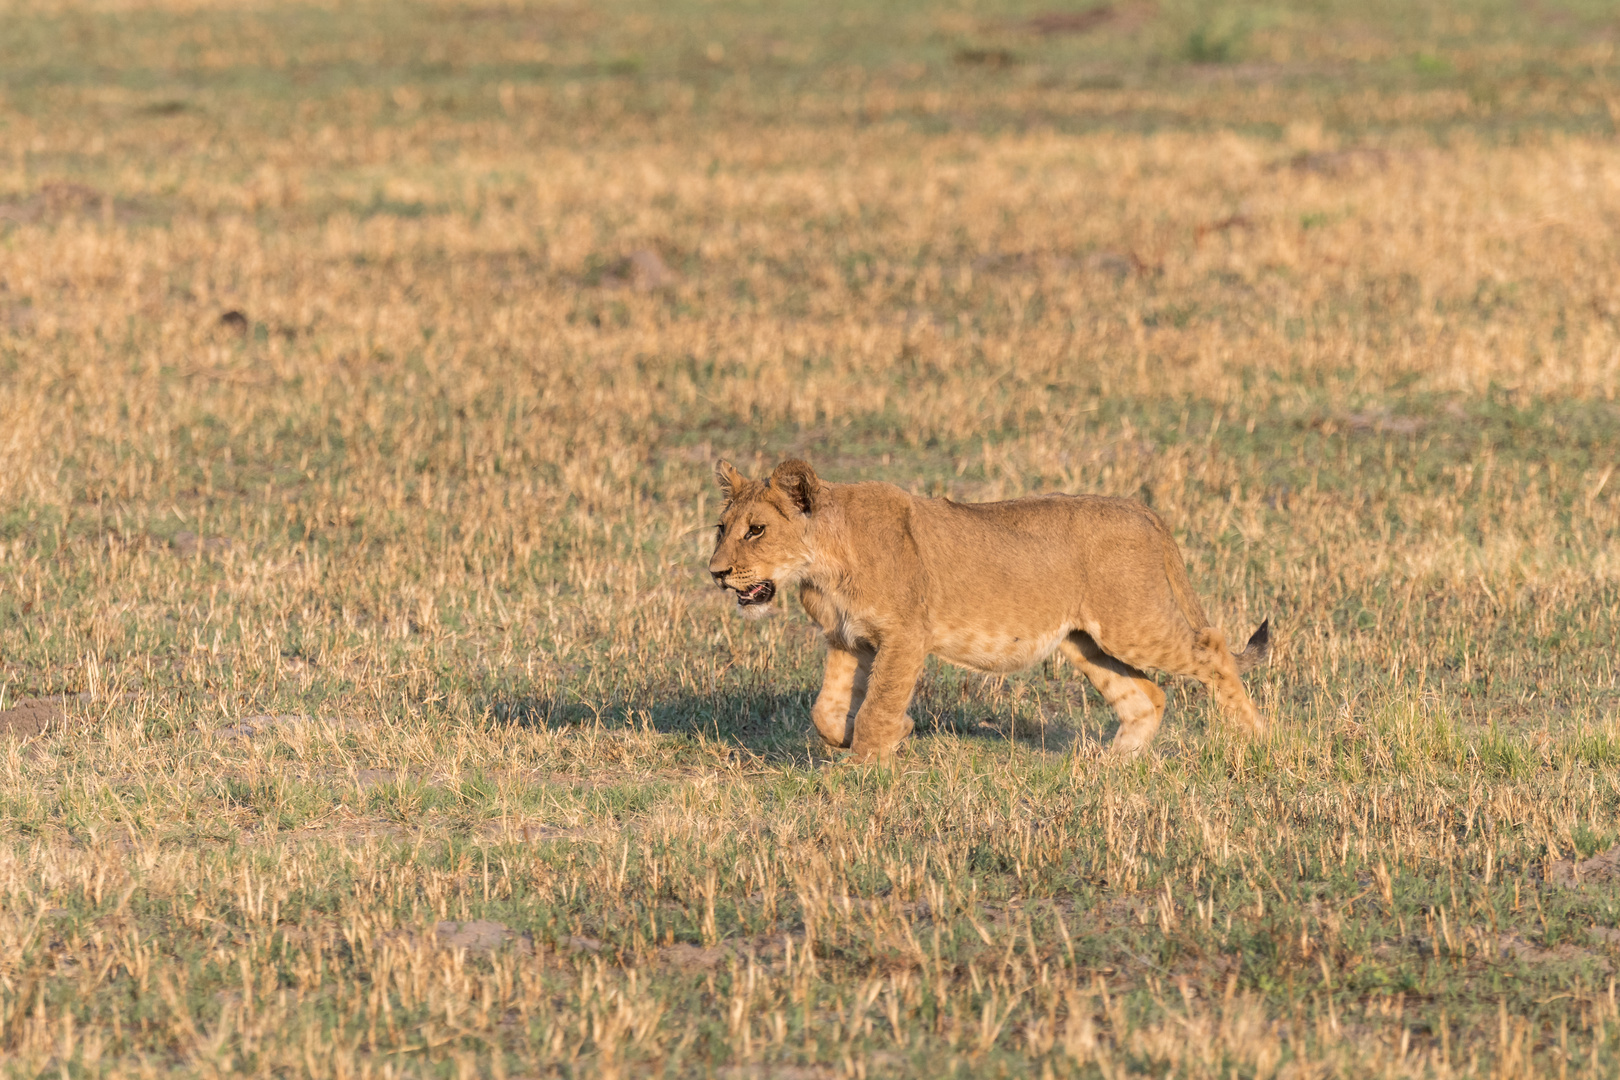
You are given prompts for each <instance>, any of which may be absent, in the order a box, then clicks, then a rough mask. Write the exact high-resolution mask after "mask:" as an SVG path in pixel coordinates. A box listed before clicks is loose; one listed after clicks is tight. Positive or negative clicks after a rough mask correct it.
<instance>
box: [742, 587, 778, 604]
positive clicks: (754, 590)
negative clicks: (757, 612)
mask: <svg viewBox="0 0 1620 1080" xmlns="http://www.w3.org/2000/svg"><path fill="white" fill-rule="evenodd" d="M775 596H776V585H775V584H774V583H773V582H770V581H759V582H755V583H754V584H752V585H750V586H748V588H746V589H738V590H737V606H738V607H751V606H753V605H754V604H768V603H770V602H771V600H772V598H773V597H775Z"/></svg>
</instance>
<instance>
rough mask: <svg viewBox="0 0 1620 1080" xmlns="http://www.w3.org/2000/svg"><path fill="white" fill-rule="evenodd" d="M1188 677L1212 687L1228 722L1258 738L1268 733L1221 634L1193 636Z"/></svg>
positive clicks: (1205, 632) (1211, 630)
mask: <svg viewBox="0 0 1620 1080" xmlns="http://www.w3.org/2000/svg"><path fill="white" fill-rule="evenodd" d="M1185 674H1188V675H1191V676H1193V678H1195V679H1197V680H1198V681H1199V682H1201V683H1203V684H1204V685H1205V686H1206V687H1208V688H1209V692H1210V694H1211V695H1213V696H1214V698H1215V703H1216V704H1217V705H1219V706H1220V708H1221V711H1222V712H1223V713H1225V714H1226V716H1227V719H1229V720H1231V721H1232V722H1233V723H1235V724H1237V725H1238V726H1239V727H1240V728H1242V729H1243V731H1244V732H1246V733H1247V734H1249V735H1254V736H1258V735H1264V734H1265V733H1266V722H1265V720H1263V719H1261V716H1260V710H1259V709H1256V708H1255V707H1254V699H1253V698H1251V697H1249V691H1248V690H1246V689H1244V687H1243V680H1242V678H1240V677H1239V675H1238V667H1237V657H1235V656H1233V655H1232V652H1231V650H1230V649H1228V648H1227V647H1226V638H1225V637H1224V636H1223V635H1222V634H1221V632H1220V631H1219V630H1217V629H1215V628H1214V627H1213V626H1206V627H1204V628H1203V629H1202V630H1200V631H1198V632H1197V633H1196V634H1195V635H1193V646H1192V665H1191V668H1190V670H1188V671H1187V672H1186V673H1185Z"/></svg>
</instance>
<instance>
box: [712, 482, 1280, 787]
mask: <svg viewBox="0 0 1620 1080" xmlns="http://www.w3.org/2000/svg"><path fill="white" fill-rule="evenodd" d="M715 474H716V476H717V478H718V479H719V481H720V487H721V489H722V490H723V491H724V492H725V494H726V498H727V500H728V501H727V503H726V507H725V510H724V511H723V512H722V513H721V515H720V525H719V527H718V530H719V531H718V535H717V536H716V538H715V548H714V557H713V558H712V559H710V560H709V573H711V574H713V575H714V580H715V581H716V582H717V583H718V584H719V585H720V587H721V588H723V589H731V590H733V591H735V592H736V594H737V603H738V604H739V605H740V606H742V607H749V606H752V605H755V604H769V603H770V602H771V601H772V599H774V598H775V596H776V593H777V590H778V589H782V588H788V587H791V586H794V585H797V586H798V587H799V599H800V600H801V601H802V602H803V603H804V609H805V611H807V612H809V614H810V617H811V618H812V619H814V620H815V621H816V622H817V623H819V624H820V626H821V629H822V631H823V632H824V633H825V634H826V636H827V649H828V651H827V672H826V676H825V678H824V679H823V680H822V684H821V694H820V696H819V697H817V698H816V704H815V707H814V708H813V709H812V710H811V714H810V715H811V718H812V719H813V720H814V721H815V724H816V730H818V731H819V732H821V737H822V738H823V739H825V740H826V741H827V742H828V743H829V744H830V745H832V746H847V747H850V748H851V749H853V750H854V752H855V755H856V756H857V757H858V758H860V759H863V760H869V759H873V758H876V759H887V758H888V757H889V756H890V755H891V754H893V752H894V748H895V746H896V745H898V744H899V742H900V740H901V739H903V738H905V737H906V735H908V734H909V733H910V732H911V728H912V721H911V717H909V716H907V715H906V709H907V708H908V707H909V706H910V704H911V695H912V691H913V690H914V689H915V687H916V685H917V676H918V675H919V674H921V672H922V669H923V661H924V660H925V659H926V658H927V656H928V655H929V654H930V653H932V654H934V655H936V656H940V657H943V658H944V659H946V660H949V661H950V662H951V663H953V664H961V665H963V666H965V667H970V668H975V669H977V670H979V671H990V672H1008V671H1016V670H1018V669H1020V668H1025V667H1028V666H1029V665H1031V664H1034V663H1036V662H1037V661H1039V660H1042V659H1044V658H1045V657H1047V656H1050V655H1051V653H1052V650H1054V649H1062V650H1063V655H1065V656H1067V657H1068V658H1069V659H1070V660H1071V661H1073V662H1074V664H1075V665H1076V666H1078V667H1079V668H1080V670H1081V671H1083V672H1085V674H1086V677H1087V678H1088V679H1090V680H1091V682H1092V685H1093V686H1095V687H1096V688H1097V690H1098V691H1099V692H1100V693H1101V694H1102V695H1103V697H1104V698H1106V699H1107V700H1108V703H1109V704H1110V705H1112V706H1113V708H1114V711H1115V712H1116V713H1117V714H1118V715H1119V733H1118V735H1116V736H1115V738H1114V743H1113V748H1114V750H1115V751H1116V752H1118V753H1120V754H1134V753H1136V752H1138V751H1140V750H1142V749H1143V748H1144V747H1146V746H1147V744H1148V742H1149V741H1150V740H1151V739H1152V738H1153V735H1154V733H1155V732H1156V731H1158V729H1159V721H1160V720H1161V719H1162V718H1163V716H1164V693H1163V691H1161V690H1160V689H1159V688H1158V686H1156V685H1155V684H1154V682H1153V680H1152V679H1150V678H1148V676H1147V675H1146V674H1145V673H1144V670H1143V669H1146V668H1153V669H1157V670H1160V671H1167V672H1170V673H1172V674H1175V675H1191V676H1193V677H1195V678H1197V679H1198V680H1200V681H1201V682H1203V684H1204V685H1205V686H1207V687H1209V690H1210V693H1212V694H1214V695H1215V700H1216V701H1217V702H1218V703H1219V704H1220V707H1221V709H1222V710H1223V711H1224V712H1225V713H1226V715H1227V716H1228V717H1230V718H1231V719H1232V720H1233V721H1234V722H1235V723H1236V724H1237V725H1238V726H1239V727H1240V728H1241V729H1242V730H1243V731H1245V732H1247V733H1249V734H1251V735H1260V734H1262V733H1263V732H1264V731H1265V722H1264V721H1263V720H1261V718H1260V714H1259V713H1258V712H1257V711H1256V710H1255V707H1254V702H1253V701H1251V700H1250V699H1249V695H1248V692H1247V691H1246V690H1244V689H1243V683H1242V682H1241V681H1240V680H1239V678H1238V675H1239V674H1240V673H1241V672H1244V671H1247V670H1248V669H1250V668H1252V667H1254V666H1255V665H1256V664H1259V663H1261V662H1262V661H1264V660H1265V658H1266V654H1267V651H1268V648H1269V637H1268V634H1267V630H1266V624H1265V623H1262V624H1261V625H1260V629H1258V630H1256V631H1255V633H1254V636H1253V637H1252V638H1250V639H1249V644H1248V647H1247V648H1245V649H1244V650H1243V652H1241V653H1238V654H1235V655H1234V654H1233V653H1231V652H1230V651H1228V650H1227V647H1226V639H1225V638H1224V637H1222V636H1221V632H1220V631H1219V630H1216V629H1215V628H1214V627H1212V626H1210V625H1209V620H1208V619H1207V618H1206V617H1205V615H1204V609H1203V606H1202V605H1201V604H1200V603H1199V602H1198V597H1197V596H1196V595H1194V593H1193V591H1192V586H1191V585H1190V584H1189V583H1188V581H1187V571H1186V568H1185V567H1184V566H1183V565H1182V562H1181V553H1180V552H1179V551H1178V550H1176V544H1175V541H1174V540H1173V539H1171V537H1170V533H1169V531H1168V530H1167V529H1166V528H1165V527H1164V523H1163V522H1162V521H1160V520H1159V518H1158V515H1156V514H1154V512H1153V511H1152V510H1149V509H1148V508H1147V507H1146V506H1143V505H1142V504H1141V503H1139V502H1134V501H1132V500H1130V499H1114V498H1104V497H1101V496H1094V495H1035V496H1031V497H1029V498H1024V499H1013V500H1011V501H1010V502H998V503H955V502H951V501H950V500H949V499H923V498H918V497H917V496H915V495H908V494H906V493H905V492H904V491H902V490H900V489H899V488H897V487H895V486H894V485H892V484H878V483H865V484H828V483H824V482H823V481H822V480H821V479H820V478H819V477H817V476H816V474H815V471H814V470H813V469H811V468H810V466H809V465H808V464H806V463H805V462H803V461H784V462H782V464H780V465H778V466H777V467H776V471H775V472H773V473H771V476H770V479H768V480H763V481H760V480H750V479H748V478H747V477H745V476H743V475H742V474H741V473H739V472H738V471H737V470H736V469H734V468H732V467H731V465H730V464H728V463H727V462H724V461H722V462H720V463H719V464H718V465H717V466H716V468H715Z"/></svg>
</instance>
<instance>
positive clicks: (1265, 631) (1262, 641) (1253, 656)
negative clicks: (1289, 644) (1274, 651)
mask: <svg viewBox="0 0 1620 1080" xmlns="http://www.w3.org/2000/svg"><path fill="white" fill-rule="evenodd" d="M1232 655H1233V658H1234V659H1235V660H1236V661H1237V669H1238V671H1239V673H1242V672H1245V671H1250V670H1253V669H1254V668H1257V667H1259V666H1260V665H1261V664H1263V663H1265V662H1266V661H1267V660H1269V659H1271V620H1270V619H1267V620H1266V621H1265V622H1263V623H1261V624H1260V629H1258V630H1256V631H1255V632H1254V634H1253V636H1251V637H1250V638H1249V643H1248V644H1247V645H1245V646H1244V647H1243V651H1242V652H1240V653H1233V654H1232Z"/></svg>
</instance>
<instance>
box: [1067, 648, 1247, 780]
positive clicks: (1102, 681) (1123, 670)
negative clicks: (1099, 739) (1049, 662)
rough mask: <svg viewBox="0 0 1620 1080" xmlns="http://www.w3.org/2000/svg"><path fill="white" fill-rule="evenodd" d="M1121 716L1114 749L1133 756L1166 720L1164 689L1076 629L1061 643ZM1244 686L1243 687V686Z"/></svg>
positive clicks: (1122, 754)
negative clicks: (1110, 654)
mask: <svg viewBox="0 0 1620 1080" xmlns="http://www.w3.org/2000/svg"><path fill="white" fill-rule="evenodd" d="M1058 647H1059V648H1060V649H1062V650H1063V655H1064V656H1066V657H1068V658H1069V660H1070V662H1072V663H1073V664H1074V666H1075V667H1077V668H1079V669H1080V670H1081V671H1082V672H1084V673H1085V676H1086V678H1088V679H1090V680H1091V685H1092V686H1095V687H1096V688H1097V692H1098V693H1099V694H1101V695H1102V696H1103V698H1104V699H1105V700H1106V701H1107V702H1108V704H1109V705H1110V706H1111V707H1112V708H1113V710H1114V713H1115V715H1117V716H1118V717H1119V731H1118V733H1116V734H1115V735H1114V741H1113V743H1112V745H1111V747H1110V749H1111V750H1112V751H1113V752H1114V753H1116V754H1119V755H1121V756H1130V755H1132V754H1137V753H1140V752H1141V751H1142V750H1144V749H1146V747H1147V744H1148V743H1150V742H1152V741H1153V736H1154V735H1155V734H1156V733H1157V732H1158V730H1159V723H1160V721H1162V720H1163V719H1164V691H1163V690H1160V689H1159V688H1158V686H1157V685H1155V683H1154V682H1153V680H1152V679H1150V678H1148V676H1147V673H1146V672H1144V671H1141V670H1139V669H1137V668H1134V667H1132V666H1131V665H1129V664H1127V663H1125V662H1124V661H1123V660H1118V659H1116V658H1114V657H1112V656H1109V655H1108V654H1107V653H1105V652H1103V651H1102V647H1101V646H1099V645H1098V644H1097V642H1096V641H1095V640H1094V639H1093V638H1092V636H1091V635H1090V634H1087V633H1085V632H1084V631H1081V630H1075V631H1073V632H1072V633H1070V634H1069V635H1068V636H1067V637H1065V638H1064V639H1063V640H1062V641H1061V642H1059V643H1058ZM1240 689H1241V687H1240Z"/></svg>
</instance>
